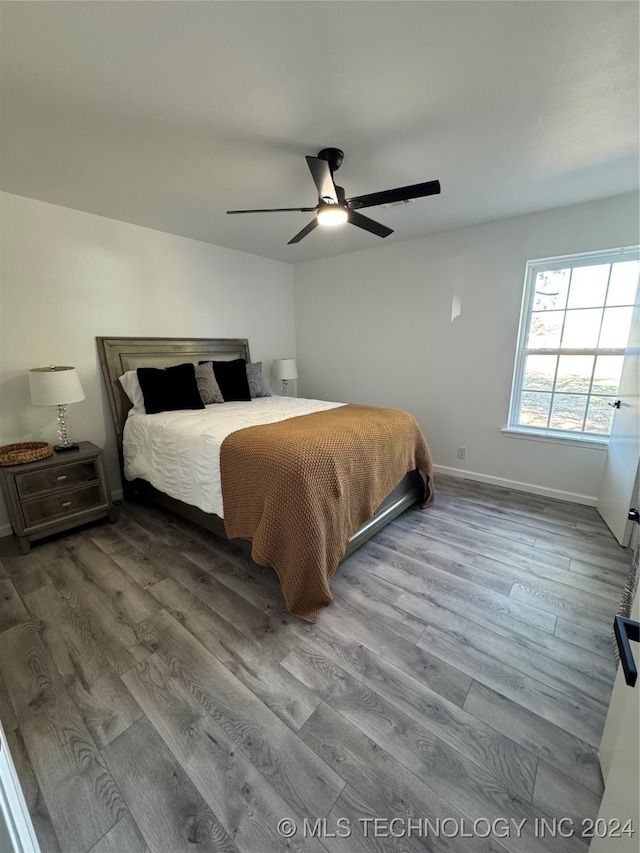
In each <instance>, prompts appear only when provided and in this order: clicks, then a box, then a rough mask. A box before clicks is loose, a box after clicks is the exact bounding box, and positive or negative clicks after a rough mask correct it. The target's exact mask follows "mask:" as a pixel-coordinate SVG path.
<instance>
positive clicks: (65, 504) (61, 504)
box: [60, 501, 71, 507]
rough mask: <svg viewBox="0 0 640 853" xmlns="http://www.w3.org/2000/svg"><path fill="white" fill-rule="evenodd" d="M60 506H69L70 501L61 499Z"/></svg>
mask: <svg viewBox="0 0 640 853" xmlns="http://www.w3.org/2000/svg"><path fill="white" fill-rule="evenodd" d="M60 506H64V507H67V506H71V501H61V502H60Z"/></svg>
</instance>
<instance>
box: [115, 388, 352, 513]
mask: <svg viewBox="0 0 640 853" xmlns="http://www.w3.org/2000/svg"><path fill="white" fill-rule="evenodd" d="M342 405H344V404H343V403H333V402H328V401H325V400H307V399H302V398H299V397H280V396H274V397H257V398H256V399H254V400H251V401H250V402H233V403H214V404H212V405H210V406H205V408H204V409H197V410H195V411H179V412H160V413H159V414H156V415H141V414H130V415H129V417H128V418H127V421H126V423H125V427H124V436H123V454H124V474H125V477H126V478H127V480H135V479H137V478H140V479H143V480H146V481H147V482H149V483H151V485H152V486H154V487H155V488H156V489H158V490H159V491H161V492H164V493H165V494H167V495H170V496H171V497H173V498H176V499H177V500H180V501H182V502H183V503H186V504H189V505H191V506H196V507H198V508H199V509H201V510H203V512H209V513H215V514H216V515H218V516H219V517H220V518H223V517H224V507H223V502H222V489H221V484H220V447H221V446H222V442H223V441H224V440H225V438H226V437H227V436H228V435H230V434H231V433H232V432H235V431H236V430H239V429H244V428H245V427H250V426H257V425H259V424H271V423H277V422H278V421H283V420H286V419H287V418H295V417H298V416H300V415H308V414H311V413H313V412H321V411H326V410H327V409H334V408H337V407H339V406H342Z"/></svg>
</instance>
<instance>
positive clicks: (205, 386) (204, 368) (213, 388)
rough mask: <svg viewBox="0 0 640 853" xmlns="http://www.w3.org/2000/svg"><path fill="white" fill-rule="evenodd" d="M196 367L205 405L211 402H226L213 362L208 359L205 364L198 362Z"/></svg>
mask: <svg viewBox="0 0 640 853" xmlns="http://www.w3.org/2000/svg"><path fill="white" fill-rule="evenodd" d="M195 368H196V384H197V385H198V391H199V392H200V397H201V398H202V402H203V403H204V404H205V405H208V404H209V403H224V399H223V397H222V394H221V392H220V386H219V385H218V383H217V381H216V377H215V373H214V372H213V365H212V364H211V362H210V361H207V362H205V363H204V364H196V365H195Z"/></svg>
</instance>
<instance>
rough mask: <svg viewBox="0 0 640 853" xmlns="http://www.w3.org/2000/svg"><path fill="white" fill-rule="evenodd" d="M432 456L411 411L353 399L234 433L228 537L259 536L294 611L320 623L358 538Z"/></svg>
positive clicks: (225, 471) (227, 454)
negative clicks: (339, 571) (384, 502)
mask: <svg viewBox="0 0 640 853" xmlns="http://www.w3.org/2000/svg"><path fill="white" fill-rule="evenodd" d="M416 469H418V470H420V471H422V472H423V473H424V474H425V475H427V477H428V482H429V495H428V498H427V499H426V501H425V502H424V504H423V505H424V506H428V505H429V504H430V503H431V502H432V501H433V487H432V480H433V478H432V463H431V454H430V453H429V448H428V447H427V445H426V442H425V440H424V438H423V436H422V433H421V432H420V428H419V427H418V424H417V423H416V421H415V420H414V418H413V417H412V416H411V415H410V414H408V413H407V412H403V411H400V410H398V409H383V408H378V407H374V406H360V405H356V404H353V403H352V404H349V405H346V406H341V407H339V408H336V409H329V410H328V411H323V412H315V413H313V414H309V415H302V416H300V417H296V418H289V419H287V420H285V421H280V422H279V423H275V424H264V425H261V426H252V427H246V428H245V429H240V430H237V431H236V432H233V433H231V434H230V435H229V436H228V437H227V438H226V439H225V440H224V442H223V444H222V448H221V453H220V472H221V479H222V499H223V505H224V524H225V528H226V531H227V535H228V536H230V537H242V538H244V539H250V540H252V550H251V555H252V557H253V559H254V560H255V561H256V563H259V564H260V565H263V566H267V565H268V566H272V567H273V568H274V569H275V570H276V572H277V573H278V577H279V578H280V585H281V587H282V593H283V595H284V600H285V603H286V606H287V610H288V611H289V612H290V613H291V614H292V615H293V616H297V617H298V618H299V619H304V620H305V621H307V622H315V621H316V619H317V618H318V614H319V613H320V611H321V610H322V609H323V608H324V607H326V606H327V604H329V603H330V602H331V601H332V599H333V596H332V595H331V592H330V590H329V579H330V577H331V575H332V574H333V572H334V571H335V569H336V567H337V566H338V563H339V562H340V559H341V558H342V556H343V554H344V552H345V549H346V546H347V543H348V540H349V538H350V537H351V536H352V535H353V533H355V531H356V530H357V529H358V527H360V525H361V524H363V523H364V522H365V521H367V520H368V519H369V518H371V516H372V515H373V514H374V512H375V510H376V509H377V508H378V506H379V505H380V503H381V502H382V500H383V499H384V498H385V497H386V496H387V495H388V494H389V492H391V491H392V490H393V489H394V488H395V487H396V486H397V485H398V483H399V482H400V481H401V480H402V478H403V477H404V476H405V475H406V474H407V473H408V472H410V471H414V470H416Z"/></svg>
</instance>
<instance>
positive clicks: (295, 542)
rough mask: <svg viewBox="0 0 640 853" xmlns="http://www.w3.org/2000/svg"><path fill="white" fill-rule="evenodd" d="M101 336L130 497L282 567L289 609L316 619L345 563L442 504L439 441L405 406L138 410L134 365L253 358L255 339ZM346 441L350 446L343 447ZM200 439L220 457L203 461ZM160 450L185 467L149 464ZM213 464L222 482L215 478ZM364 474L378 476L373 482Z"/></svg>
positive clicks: (263, 403) (294, 403)
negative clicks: (406, 515)
mask: <svg viewBox="0 0 640 853" xmlns="http://www.w3.org/2000/svg"><path fill="white" fill-rule="evenodd" d="M96 340H97V345H98V352H99V356H100V363H101V367H102V372H103V376H104V380H105V385H106V390H107V395H108V399H109V405H110V409H111V414H112V417H113V423H114V427H115V433H116V439H117V446H118V453H119V458H120V465H121V471H122V475H123V486H124V490H125V498H131V497H136V498H141V497H142V498H145V499H148V500H151V501H153V502H155V503H158V504H160V505H162V506H164V507H165V508H167V509H169V510H171V511H173V512H175V513H177V514H179V515H181V516H182V517H184V518H187V519H188V520H190V521H192V522H195V523H196V524H198V525H200V526H201V527H204V528H205V529H207V530H209V531H210V532H212V533H214V534H215V535H216V536H219V537H222V538H225V539H228V540H230V541H231V542H233V543H235V544H236V545H237V546H239V547H242V548H244V549H245V550H249V551H250V552H251V554H252V556H253V558H254V560H256V562H258V563H260V564H262V565H271V566H272V567H273V568H274V569H275V570H276V572H277V574H278V577H279V579H280V583H281V587H282V590H283V596H284V599H285V603H286V606H287V609H288V610H289V612H290V613H291V614H292V615H294V616H296V617H297V618H300V619H302V620H304V621H307V622H315V621H316V619H317V617H318V614H319V613H320V612H321V610H322V608H323V607H325V606H327V604H329V603H330V601H331V600H332V595H331V592H330V590H329V580H330V577H331V575H332V573H333V571H334V570H335V568H336V566H337V564H338V563H339V562H340V561H341V560H342V559H344V558H345V557H346V556H348V555H349V554H351V553H353V551H355V550H356V549H357V548H358V547H360V546H361V545H362V544H363V543H364V542H366V541H367V539H369V538H370V537H371V536H372V535H373V534H374V533H375V532H377V531H378V530H380V529H381V528H382V527H383V526H384V525H386V524H388V523H389V522H390V521H391V520H392V519H393V518H395V517H396V516H398V515H399V514H400V513H401V512H403V511H404V510H405V509H407V508H408V507H410V506H412V505H415V504H416V503H418V504H420V505H422V506H427V505H429V504H430V503H431V501H432V500H433V474H432V466H431V459H430V456H429V453H428V448H427V447H426V444H425V443H424V438H423V437H422V435H421V433H420V431H419V428H418V427H417V424H416V423H415V421H414V420H413V418H411V416H410V415H408V414H407V413H406V412H399V411H398V410H393V409H382V408H378V407H363V406H356V405H355V404H342V403H330V402H326V401H306V400H300V399H297V398H289V399H288V398H282V397H279V396H274V397H267V398H259V399H254V400H251V402H244V403H226V402H225V403H222V404H213V405H211V406H206V407H205V409H204V410H199V411H194V412H167V413H164V412H163V413H161V414H151V415H145V414H137V409H135V408H134V411H133V412H131V413H130V409H131V405H132V404H131V402H130V400H129V399H128V397H127V395H126V394H125V393H124V391H123V388H122V385H121V384H120V381H119V377H120V376H122V375H123V374H125V373H126V372H127V371H135V370H137V369H138V368H140V367H161V368H165V367H171V366H174V365H179V364H184V363H187V362H192V363H194V364H197V363H199V362H203V361H208V360H211V361H214V362H220V361H232V360H234V359H238V358H241V359H245V361H246V362H247V364H248V363H250V360H251V359H250V354H249V344H248V341H247V340H245V339H235V338H234V339H230V338H213V339H205V338H198V339H193V338H192V339H184V338H106V337H99V338H97V339H96ZM316 404H317V405H316ZM243 407H244V408H243ZM236 418H238V420H235V419H236ZM227 422H228V423H227ZM221 424H222V425H223V426H224V424H227V425H226V427H224V428H223V426H221ZM220 429H222V432H220ZM361 430H362V431H361ZM325 431H326V434H327V439H326V448H324V447H321V449H320V450H318V448H317V447H316V444H317V443H318V441H319V439H318V440H317V437H318V436H320V435H322V434H324V432H325ZM221 436H222V438H221ZM392 439H393V440H392ZM405 439H406V440H405ZM216 442H217V443H216ZM348 442H352V444H349V443H348ZM343 445H344V447H345V448H349V450H348V453H347V452H346V451H345V453H342V448H343ZM405 445H406V446H405ZM201 446H202V447H203V448H204V449H205V450H206V449H207V448H208V449H209V451H210V452H209V455H207V456H206V457H202V458H203V459H204V460H205V461H202V458H201V457H198V459H199V460H200V461H198V462H194V461H193V459H194V456H195V453H196V450H198V451H199V448H200V447H201ZM318 446H319V447H320V444H318ZM161 447H164V448H165V450H166V452H167V454H168V455H167V457H166V459H168V460H178V461H177V462H176V464H173V465H172V464H171V463H170V462H169V463H167V462H164V463H163V462H154V463H152V462H150V461H149V460H150V459H152V457H154V454H156V452H159V450H160V448H161ZM212 448H215V452H214V451H213V450H212ZM265 448H267V449H266V450H265ZM274 448H278V451H277V453H278V454H279V458H278V459H277V463H278V464H277V469H275V471H274V468H273V467H271V468H269V467H265V466H268V465H271V466H273V464H274V460H273V458H272V457H273V456H274ZM299 448H300V449H299ZM302 448H305V449H304V450H303V449H302ZM334 448H336V450H335V453H334ZM396 451H397V456H398V458H397V459H396V458H395V455H396ZM215 453H217V454H218V455H219V463H218V461H217V457H216V460H215V464H214V463H213V462H211V464H210V460H209V457H210V456H211V457H213V456H214V455H215ZM304 453H307V454H311V456H303V454H304ZM299 455H301V459H300V460H299V459H298V456H299ZM146 457H148V458H146ZM374 457H375V461H374V462H373V463H372V461H371V460H372V459H373V458H374ZM310 458H312V464H311V463H310V461H309V460H310ZM190 466H193V467H190ZM163 467H164V468H167V467H171V469H172V470H171V472H170V474H171V476H169V477H168V480H167V482H165V481H163V480H162V479H161V478H160V479H158V477H157V472H158V469H162V468H163ZM316 467H317V471H316ZM205 468H206V470H207V474H206V477H205V476H204V475H203V473H202V472H203V470H204V469H205ZM400 469H402V472H401V473H399V474H398V473H397V472H398V471H400ZM213 471H216V472H217V476H218V478H219V489H218V487H216V488H214V487H213V486H211V485H210V484H209V483H208V478H209V477H210V476H211V477H212V478H213V474H212V473H211V472H213ZM364 471H370V472H371V474H370V478H371V482H369V481H368V480H367V479H366V476H365V474H363V473H362V472H364ZM141 473H142V476H140V474H141ZM367 476H369V475H367ZM314 477H316V478H317V482H315V481H314V479H313V478H314ZM296 478H297V479H296ZM191 480H193V481H196V480H198V481H202V482H203V483H205V486H204V487H203V489H201V490H200V491H199V493H198V496H195V497H194V496H192V495H191V494H190V493H189V485H190V481H191ZM325 481H326V482H325ZM218 491H219V492H220V493H219V494H218ZM214 492H215V494H214ZM352 493H353V494H352ZM200 494H203V495H204V497H202V496H199V495H200ZM223 497H224V511H223V502H222V498H223ZM374 499H375V501H374V503H371V501H372V500H374ZM286 501H288V503H287V504H286V506H285V502H286ZM278 513H279V516H278ZM223 516H224V517H223ZM285 564H286V565H285Z"/></svg>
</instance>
